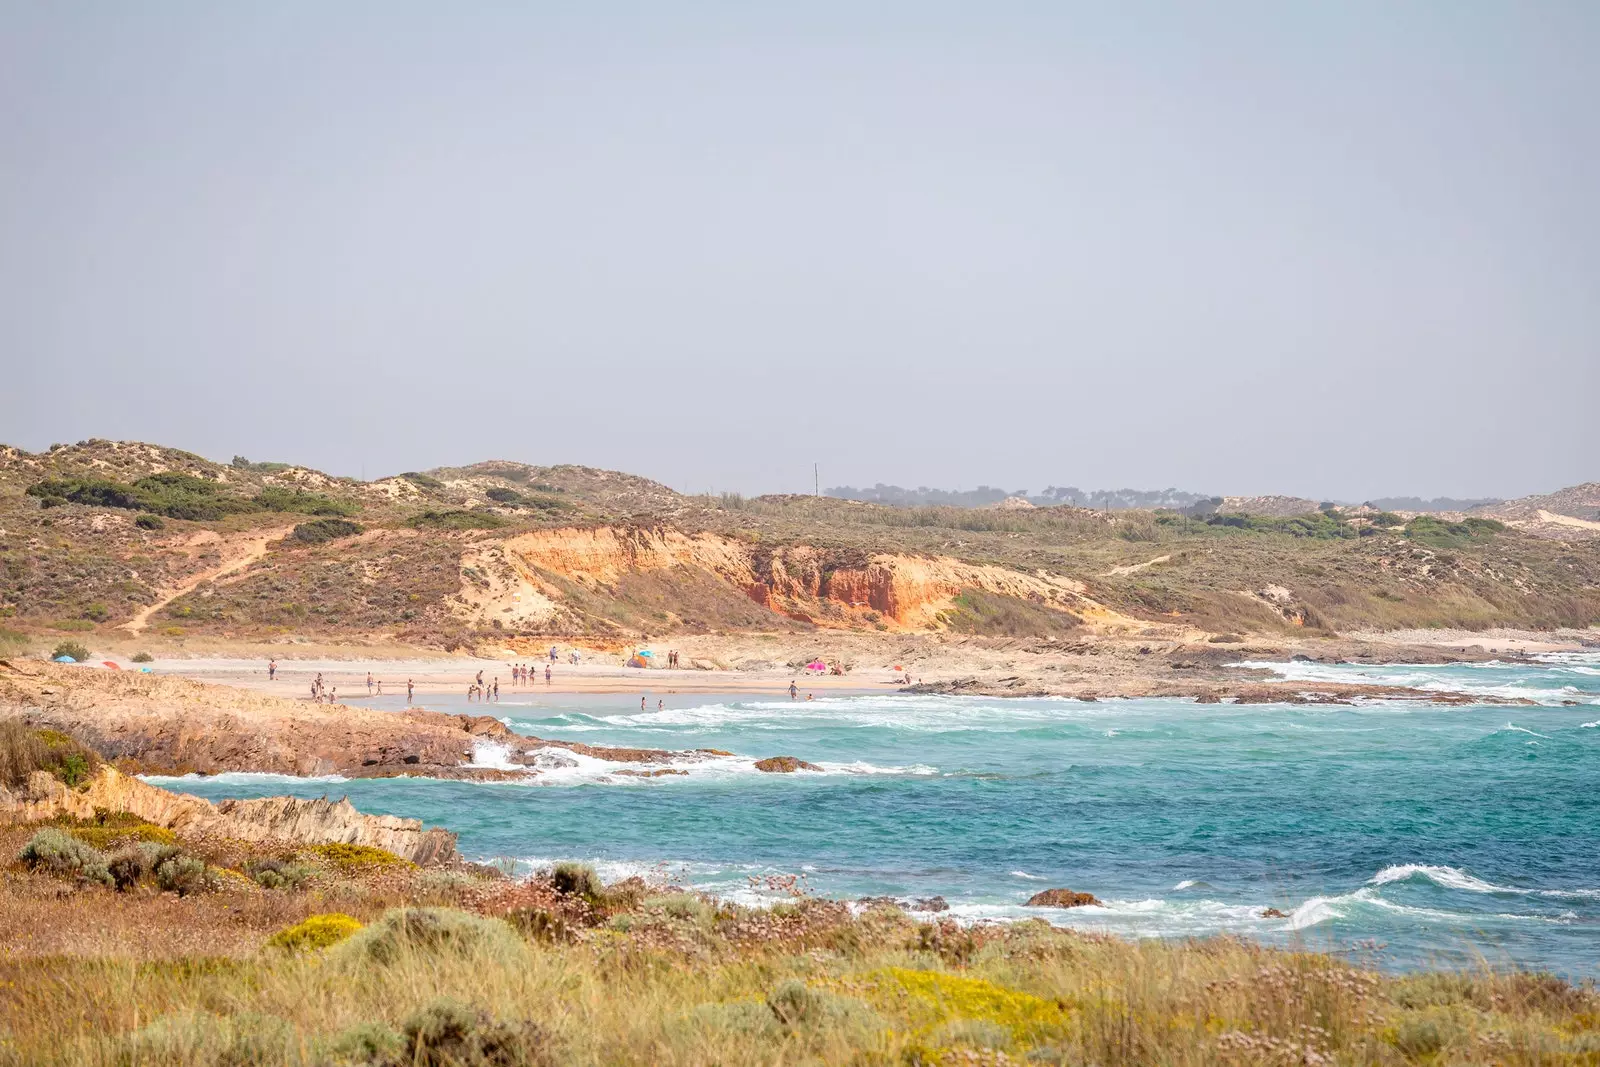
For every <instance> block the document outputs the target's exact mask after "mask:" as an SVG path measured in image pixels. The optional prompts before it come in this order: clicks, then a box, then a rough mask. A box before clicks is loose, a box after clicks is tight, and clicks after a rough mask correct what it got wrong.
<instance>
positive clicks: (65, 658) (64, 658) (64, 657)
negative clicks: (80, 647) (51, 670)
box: [56, 656, 78, 663]
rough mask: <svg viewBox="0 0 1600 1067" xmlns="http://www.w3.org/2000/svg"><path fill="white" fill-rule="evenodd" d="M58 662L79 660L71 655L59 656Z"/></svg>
mask: <svg viewBox="0 0 1600 1067" xmlns="http://www.w3.org/2000/svg"><path fill="white" fill-rule="evenodd" d="M56 662H57V663H76V662H78V661H77V660H75V659H73V658H72V657H71V656H57V657H56Z"/></svg>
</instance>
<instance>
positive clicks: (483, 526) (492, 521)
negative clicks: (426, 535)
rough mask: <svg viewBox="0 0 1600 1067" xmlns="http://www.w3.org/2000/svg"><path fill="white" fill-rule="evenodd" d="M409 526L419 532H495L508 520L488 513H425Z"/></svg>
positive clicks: (408, 522)
mask: <svg viewBox="0 0 1600 1067" xmlns="http://www.w3.org/2000/svg"><path fill="white" fill-rule="evenodd" d="M407 525H409V526H413V527H415V528H417V529H419V530H423V529H436V530H495V529H498V528H500V527H501V526H504V525H506V520H505V519H503V518H501V517H500V516H499V515H495V514H493V513H492V512H488V511H424V512H423V513H422V514H420V515H413V516H412V517H411V518H410V519H409V520H407Z"/></svg>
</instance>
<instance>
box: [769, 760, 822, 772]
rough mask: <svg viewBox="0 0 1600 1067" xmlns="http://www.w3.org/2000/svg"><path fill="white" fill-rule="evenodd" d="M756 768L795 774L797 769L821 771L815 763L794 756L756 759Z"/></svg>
mask: <svg viewBox="0 0 1600 1067" xmlns="http://www.w3.org/2000/svg"><path fill="white" fill-rule="evenodd" d="M756 770H758V771H766V772H767V773H768V774H793V773H794V772H795V771H820V770H822V768H821V767H818V766H817V765H816V764H815V763H807V762H806V761H805V760H803V759H796V758H795V757H794V756H768V757H767V758H766V759H763V760H756Z"/></svg>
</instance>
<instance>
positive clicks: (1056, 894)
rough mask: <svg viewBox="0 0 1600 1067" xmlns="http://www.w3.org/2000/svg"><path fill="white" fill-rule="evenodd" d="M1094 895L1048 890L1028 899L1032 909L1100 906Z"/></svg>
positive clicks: (1069, 890) (1065, 890)
mask: <svg viewBox="0 0 1600 1067" xmlns="http://www.w3.org/2000/svg"><path fill="white" fill-rule="evenodd" d="M1099 903H1100V900H1099V898H1098V897H1096V896H1095V895H1094V894H1093V893H1078V892H1075V891H1074V890H1071V889H1046V890H1043V891H1042V892H1038V893H1035V894H1034V895H1033V896H1031V897H1029V898H1028V904H1027V906H1028V907H1030V908H1083V907H1087V906H1089V905H1091V904H1096V905H1097V904H1099Z"/></svg>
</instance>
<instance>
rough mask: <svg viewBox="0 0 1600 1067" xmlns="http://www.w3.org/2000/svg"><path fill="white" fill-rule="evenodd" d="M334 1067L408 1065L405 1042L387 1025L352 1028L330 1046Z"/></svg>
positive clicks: (366, 1025)
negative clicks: (337, 1064)
mask: <svg viewBox="0 0 1600 1067" xmlns="http://www.w3.org/2000/svg"><path fill="white" fill-rule="evenodd" d="M328 1053H329V1054H330V1055H331V1056H332V1057H333V1062H334V1063H339V1064H350V1065H352V1067H380V1065H384V1067H386V1065H388V1064H402V1063H405V1062H407V1061H406V1039H405V1038H403V1037H401V1036H400V1032H399V1031H398V1030H396V1029H394V1027H392V1026H389V1025H387V1024H385V1023H361V1024H360V1025H359V1026H352V1027H351V1028H350V1029H348V1030H346V1031H344V1033H342V1034H340V1035H339V1036H338V1037H336V1038H334V1039H333V1041H332V1042H330V1043H329V1045H328Z"/></svg>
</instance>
